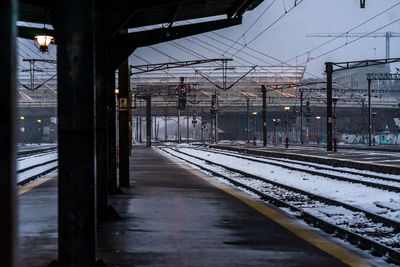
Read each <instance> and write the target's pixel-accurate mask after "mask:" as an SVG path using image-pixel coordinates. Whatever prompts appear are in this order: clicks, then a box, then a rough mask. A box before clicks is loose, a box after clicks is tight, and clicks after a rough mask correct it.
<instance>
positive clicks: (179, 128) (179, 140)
mask: <svg viewBox="0 0 400 267" xmlns="http://www.w3.org/2000/svg"><path fill="white" fill-rule="evenodd" d="M180 118H181V111H180V110H179V109H178V144H180V143H181V122H180Z"/></svg>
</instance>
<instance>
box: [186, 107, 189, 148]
mask: <svg viewBox="0 0 400 267" xmlns="http://www.w3.org/2000/svg"><path fill="white" fill-rule="evenodd" d="M186 143H189V109H188V108H187V107H186Z"/></svg>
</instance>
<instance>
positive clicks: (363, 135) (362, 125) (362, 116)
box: [361, 98, 365, 144]
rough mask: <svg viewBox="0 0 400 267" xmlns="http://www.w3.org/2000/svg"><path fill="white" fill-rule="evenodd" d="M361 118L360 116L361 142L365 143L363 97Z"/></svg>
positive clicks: (363, 100)
mask: <svg viewBox="0 0 400 267" xmlns="http://www.w3.org/2000/svg"><path fill="white" fill-rule="evenodd" d="M361 118H362V124H361V129H362V143H363V144H365V99H364V98H363V99H361Z"/></svg>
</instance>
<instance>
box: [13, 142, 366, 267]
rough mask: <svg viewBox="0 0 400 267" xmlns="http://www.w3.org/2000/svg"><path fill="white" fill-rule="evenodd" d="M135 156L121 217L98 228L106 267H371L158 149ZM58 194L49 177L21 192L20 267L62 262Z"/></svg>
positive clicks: (114, 199) (116, 202) (119, 198)
mask: <svg viewBox="0 0 400 267" xmlns="http://www.w3.org/2000/svg"><path fill="white" fill-rule="evenodd" d="M133 151H134V153H133V157H132V158H131V161H130V164H131V166H130V167H131V168H130V170H131V173H130V177H131V178H130V183H131V187H129V188H123V191H124V193H122V194H118V195H113V196H111V197H110V202H109V204H111V205H112V206H113V207H114V209H115V210H116V211H117V213H118V214H119V218H114V219H110V220H108V221H106V222H104V223H101V224H99V225H98V247H97V258H99V259H101V260H102V261H103V262H104V263H106V264H107V266H140V265H147V266H207V265H208V266H293V265H296V266H344V265H348V264H350V265H362V266H366V265H368V262H367V261H366V260H365V259H363V258H362V257H363V256H359V255H358V254H357V253H356V252H354V251H350V250H348V249H346V248H343V247H342V246H341V245H338V244H337V243H335V242H333V241H331V240H329V239H327V238H326V237H324V236H323V235H320V234H318V233H316V232H313V231H311V230H309V228H308V227H307V226H304V224H302V223H299V222H298V221H296V220H295V219H294V218H291V217H290V216H288V215H286V214H284V213H282V212H281V211H278V210H276V209H275V208H274V207H272V206H268V205H266V204H264V203H261V202H259V201H258V200H256V199H253V198H252V197H250V196H248V195H244V194H242V193H239V192H238V191H236V190H235V189H233V188H231V187H229V186H226V185H222V184H220V183H218V182H216V181H215V180H212V179H211V178H210V177H208V176H206V175H205V174H202V173H200V172H199V171H197V170H194V169H192V168H190V167H187V166H186V165H184V164H183V163H180V162H178V161H176V160H174V159H172V158H169V157H168V156H166V155H165V154H162V152H159V151H157V149H154V148H153V149H149V148H146V147H144V146H135V147H134V149H133ZM53 176H55V175H53ZM46 179H47V180H46ZM56 188H57V179H56V178H55V177H51V176H48V177H47V178H45V180H43V179H42V180H40V181H38V184H37V186H36V185H35V184H31V185H30V187H28V188H27V189H25V191H26V192H25V191H24V189H20V193H21V194H22V195H21V196H20V201H19V202H20V214H21V215H20V218H21V222H20V223H21V227H20V243H21V245H20V247H21V252H20V255H21V262H20V263H21V266H44V265H45V264H46V263H49V262H50V261H51V260H54V259H56V257H57V201H56V196H57V190H56Z"/></svg>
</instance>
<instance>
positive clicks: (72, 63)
mask: <svg viewBox="0 0 400 267" xmlns="http://www.w3.org/2000/svg"><path fill="white" fill-rule="evenodd" d="M57 3H58V6H57V20H59V21H62V23H60V24H58V25H57V27H56V29H57V44H58V45H57V60H58V64H57V71H58V94H57V95H58V118H59V119H58V122H59V124H58V134H59V142H58V168H59V174H58V176H59V178H58V257H59V263H58V264H59V265H60V266H93V265H94V263H95V249H96V216H95V207H96V205H95V176H94V175H95V162H94V161H95V120H94V98H95V97H94V95H95V91H94V71H93V70H94V67H95V66H94V49H93V48H94V42H93V36H94V34H93V32H94V30H95V29H94V22H93V18H94V7H93V1H91V0H88V1H80V0H68V1H67V0H59V1H57Z"/></svg>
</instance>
